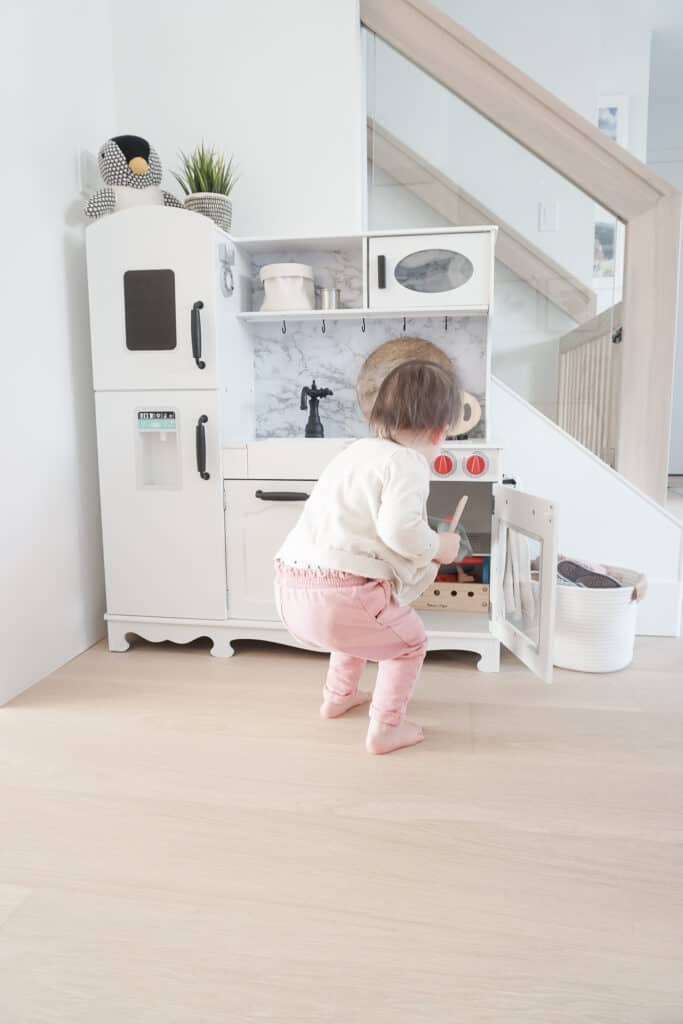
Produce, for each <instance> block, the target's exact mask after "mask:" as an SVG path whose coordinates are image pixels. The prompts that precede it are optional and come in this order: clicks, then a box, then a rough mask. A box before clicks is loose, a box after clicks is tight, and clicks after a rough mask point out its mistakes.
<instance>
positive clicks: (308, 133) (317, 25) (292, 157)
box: [114, 0, 364, 235]
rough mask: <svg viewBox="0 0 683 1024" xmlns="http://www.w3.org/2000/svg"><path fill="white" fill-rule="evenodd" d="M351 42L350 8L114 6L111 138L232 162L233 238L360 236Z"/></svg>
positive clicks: (274, 2)
mask: <svg viewBox="0 0 683 1024" xmlns="http://www.w3.org/2000/svg"><path fill="white" fill-rule="evenodd" d="M359 36H360V29H359V13H358V6H357V0H325V2H324V3H320V2H319V0H293V2H290V3H282V2H281V0H259V2H244V0H196V2H194V3H191V4H174V5H169V4H168V3H166V2H162V0H147V2H145V3H142V4H141V3H140V2H139V0H114V60H115V70H116V84H117V102H118V123H119V126H120V130H121V131H127V132H133V133H135V134H139V135H144V136H146V137H148V138H149V139H150V141H151V142H153V144H154V145H155V146H156V147H157V149H158V150H159V153H160V155H161V158H162V161H163V163H164V165H165V166H166V167H167V168H172V167H174V166H175V165H176V154H177V150H178V148H182V149H185V150H189V149H191V148H192V147H193V146H194V145H195V144H196V143H198V142H200V141H201V140H202V139H205V140H206V141H207V142H211V143H213V144H215V145H216V146H217V147H219V148H220V149H222V150H225V151H226V152H227V153H234V154H235V156H236V159H237V161H238V163H239V165H240V169H241V180H240V182H239V184H238V185H237V188H236V190H235V193H234V220H233V232H234V233H235V234H238V235H246V234H256V235H259V234H264V235H278V234H302V233H303V234H306V233H311V234H325V233H335V232H348V231H354V230H359V229H360V227H361V213H362V205H363V187H364V183H363V175H364V167H363V162H362V161H363V147H362V124H363V117H362V108H361V83H360V71H359V64H360V46H359ZM168 187H169V188H170V189H171V190H173V191H175V192H178V186H177V185H176V184H175V183H174V182H173V180H172V179H169V185H168Z"/></svg>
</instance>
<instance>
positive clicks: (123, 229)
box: [86, 207, 227, 391]
mask: <svg viewBox="0 0 683 1024" xmlns="http://www.w3.org/2000/svg"><path fill="white" fill-rule="evenodd" d="M221 237H222V238H223V239H224V238H225V236H221V235H220V233H219V232H218V231H217V229H216V228H215V227H214V225H213V224H212V222H211V221H210V220H208V219H207V218H206V217H201V216H199V215H197V214H191V213H189V212H188V211H187V210H171V209H167V208H165V207H149V208H145V209H140V208H137V209H132V210H124V211H121V212H120V213H117V214H115V215H112V216H110V217H102V218H101V220H100V221H98V222H96V223H94V224H92V225H90V227H89V228H88V230H87V233H86V247H87V260H88V290H89V297H90V327H91V334H92V358H93V380H94V386H95V390H97V391H102V390H114V391H116V390H119V391H121V390H127V389H133V388H141V389H144V388H149V389H151V388H191V389H198V388H216V387H219V386H220V380H219V373H218V368H217V362H218V352H217V342H216V335H217V331H216V323H217V319H218V316H219V310H218V309H217V304H219V303H225V301H226V299H227V296H225V295H224V294H223V292H222V290H221V288H220V285H219V280H220V278H219V274H218V263H219V253H220V244H219V241H218V240H219V239H220V238H221ZM224 247H225V245H224Z"/></svg>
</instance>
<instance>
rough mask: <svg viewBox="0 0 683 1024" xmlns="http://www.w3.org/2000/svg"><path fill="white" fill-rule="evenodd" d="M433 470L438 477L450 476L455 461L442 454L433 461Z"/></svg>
mask: <svg viewBox="0 0 683 1024" xmlns="http://www.w3.org/2000/svg"><path fill="white" fill-rule="evenodd" d="M433 469H434V472H435V473H436V474H437V475H438V476H450V475H451V473H452V472H453V470H454V469H455V460H454V459H453V458H451V456H450V455H444V453H443V452H442V453H441V455H437V457H436V458H435V459H434V466H433Z"/></svg>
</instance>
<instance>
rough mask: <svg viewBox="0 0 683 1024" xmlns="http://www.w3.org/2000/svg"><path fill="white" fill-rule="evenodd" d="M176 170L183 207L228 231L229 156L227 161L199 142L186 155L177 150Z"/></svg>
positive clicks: (231, 164)
mask: <svg viewBox="0 0 683 1024" xmlns="http://www.w3.org/2000/svg"><path fill="white" fill-rule="evenodd" d="M180 161H181V169H180V173H179V174H176V172H175V171H174V172H173V177H174V178H175V179H176V181H177V182H178V184H179V185H180V187H181V188H182V190H183V192H184V193H185V208H186V209H187V210H194V211H195V213H203V214H204V216H205V217H210V218H211V220H213V221H215V223H216V224H217V225H218V227H219V228H223V230H224V231H229V230H230V225H231V223H232V203H231V201H230V199H229V198H228V197H229V196H230V193H231V192H232V190H233V188H234V187H235V183H236V181H237V174H236V173H235V170H236V169H235V164H234V159H233V157H230V159H229V160H226V158H225V157H224V156H223V154H222V153H217V152H216V151H215V149H214V148H213V147H208V146H205V145H204V143H203V142H202V143H201V144H200V145H199V146H197V147H196V148H195V149H194V150H193V152H192V153H190V155H189V156H188V155H187V154H186V153H183V152H182V150H181V151H180Z"/></svg>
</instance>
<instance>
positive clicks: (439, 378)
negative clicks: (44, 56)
mask: <svg viewBox="0 0 683 1024" xmlns="http://www.w3.org/2000/svg"><path fill="white" fill-rule="evenodd" d="M459 406H460V391H459V388H458V386H457V383H456V380H455V377H454V375H453V374H451V373H449V372H448V371H447V370H444V369H443V368H442V367H441V366H439V365H438V364H437V363H432V362H427V361H421V360H413V361H410V362H406V363H401V364H400V365H399V366H397V367H395V368H394V369H393V370H392V371H391V372H390V373H389V374H388V375H387V377H386V378H385V380H384V381H383V383H382V386H381V387H380V389H379V392H378V394H377V399H376V401H375V404H374V406H373V409H372V413H371V416H370V426H371V428H372V429H373V430H374V431H375V433H376V434H377V436H376V437H372V438H366V439H364V440H361V441H356V442H354V444H352V445H350V446H349V447H348V448H346V449H344V451H343V452H342V453H341V454H339V455H337V456H336V457H335V458H334V459H333V460H332V461H331V462H330V463H329V465H328V466H327V467H326V469H325V470H324V472H323V473H322V474H321V476H320V479H319V480H318V482H317V484H316V485H315V487H314V488H313V493H312V494H311V496H310V498H309V499H308V501H307V502H306V505H305V507H304V511H303V513H302V515H301V518H300V519H299V521H298V523H297V524H296V526H295V527H294V529H293V530H292V531H291V533H290V534H289V536H288V537H287V539H286V540H285V542H284V544H283V546H282V548H281V549H280V551H279V552H278V555H277V559H276V581H275V591H276V599H277V602H278V610H279V613H280V616H281V618H282V621H283V622H284V624H285V625H286V627H287V629H288V630H289V631H290V633H291V634H292V636H294V637H295V638H296V639H297V640H299V641H300V642H301V643H303V644H304V645H306V646H308V647H318V648H322V649H324V650H328V651H331V652H332V653H331V655H330V664H329V670H328V673H327V680H326V682H325V688H324V691H323V703H322V707H321V709H320V712H321V714H322V715H323V716H324V717H326V718H336V717H337V716H338V715H343V714H344V712H345V711H348V710H349V709H350V708H353V707H356V706H357V705H358V704H364V703H366V702H368V701H370V700H372V704H371V706H370V726H369V729H368V735H367V740H366V747H367V750H368V752H369V753H371V754H387V753H389V752H390V751H391V750H398V749H399V748H400V747H409V746H412V745H413V744H415V743H419V742H420V741H421V740H422V739H423V738H424V737H423V733H422V730H421V729H420V727H419V726H417V725H415V724H414V723H412V722H409V721H407V720H406V718H405V712H406V708H407V706H408V701H409V700H410V695H411V693H412V691H413V687H414V686H415V681H416V679H417V676H418V673H419V671H420V668H421V666H422V662H423V661H424V656H425V651H426V647H427V638H426V635H425V631H424V626H423V625H422V621H421V619H420V616H419V615H418V614H417V612H416V611H415V610H414V609H413V608H411V607H410V603H409V602H411V601H413V600H414V599H415V598H416V597H417V596H418V595H419V594H420V593H422V591H423V590H424V589H425V587H427V586H428V584H429V583H431V582H432V581H433V580H434V578H435V576H436V572H437V569H438V566H439V564H441V563H450V562H453V561H455V558H456V556H457V553H458V548H459V546H460V538H459V537H458V535H457V534H456V533H436V532H435V531H434V530H432V529H430V527H429V525H428V522H427V494H428V491H429V477H430V466H431V463H432V461H433V459H434V457H435V455H436V454H437V452H438V450H439V448H440V446H441V445H442V443H443V441H444V438H445V436H446V431H447V427H448V424H449V423H454V422H455V421H456V420H457V419H458V417H459V414H460V408H459ZM311 443H312V444H314V443H315V442H314V441H312V442H311ZM366 661H377V662H379V669H378V672H377V681H376V684H375V690H374V693H372V694H369V693H366V692H364V691H362V690H359V689H358V683H359V680H360V676H361V672H362V671H363V667H364V665H365V663H366Z"/></svg>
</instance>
